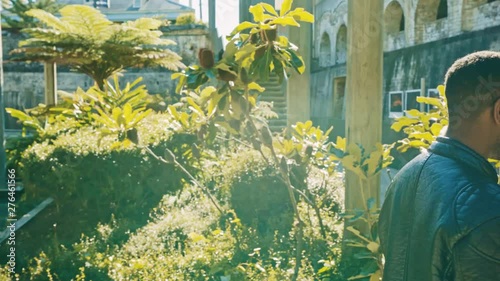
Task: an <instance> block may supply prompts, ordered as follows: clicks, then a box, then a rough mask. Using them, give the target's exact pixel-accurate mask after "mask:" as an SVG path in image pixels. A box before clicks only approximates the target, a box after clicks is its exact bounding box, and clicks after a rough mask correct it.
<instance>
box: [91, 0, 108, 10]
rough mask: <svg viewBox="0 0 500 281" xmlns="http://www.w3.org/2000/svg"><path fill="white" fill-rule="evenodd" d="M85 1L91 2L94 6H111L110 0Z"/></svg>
mask: <svg viewBox="0 0 500 281" xmlns="http://www.w3.org/2000/svg"><path fill="white" fill-rule="evenodd" d="M85 2H91V3H92V4H93V6H94V8H98V7H103V8H109V7H110V6H111V0H85Z"/></svg>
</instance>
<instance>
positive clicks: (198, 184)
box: [142, 146, 224, 214]
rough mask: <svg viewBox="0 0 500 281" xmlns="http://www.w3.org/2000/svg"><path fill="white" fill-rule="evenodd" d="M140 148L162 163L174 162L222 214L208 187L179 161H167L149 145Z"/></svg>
mask: <svg viewBox="0 0 500 281" xmlns="http://www.w3.org/2000/svg"><path fill="white" fill-rule="evenodd" d="M142 148H144V149H145V150H146V151H147V152H148V153H149V154H150V155H151V156H152V157H153V158H155V159H156V160H158V161H160V162H162V163H164V164H174V165H176V166H177V167H178V168H180V169H181V170H182V171H183V172H184V174H186V175H187V176H188V177H189V178H190V179H191V181H192V182H193V183H194V184H195V185H196V186H198V187H199V188H200V189H201V190H202V191H203V192H204V193H205V194H206V195H207V196H208V198H209V199H210V201H212V203H213V204H214V206H215V208H216V209H217V210H218V211H219V212H220V213H221V214H224V212H223V211H222V209H221V207H220V206H219V204H217V202H216V200H215V198H214V197H213V196H212V195H211V194H210V192H209V191H208V189H207V188H206V187H205V186H203V185H202V184H201V183H199V182H198V181H197V180H196V179H195V178H194V177H193V175H191V173H190V172H189V171H188V170H186V168H184V166H182V164H181V163H179V162H177V160H175V159H174V160H173V163H172V162H169V161H167V160H165V159H163V157H161V156H158V155H156V153H154V152H153V151H152V150H151V149H150V148H149V147H147V146H142Z"/></svg>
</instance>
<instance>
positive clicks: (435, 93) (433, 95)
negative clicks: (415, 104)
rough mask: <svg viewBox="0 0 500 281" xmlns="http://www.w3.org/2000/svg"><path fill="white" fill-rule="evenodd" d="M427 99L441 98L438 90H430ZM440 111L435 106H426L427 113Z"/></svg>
mask: <svg viewBox="0 0 500 281" xmlns="http://www.w3.org/2000/svg"><path fill="white" fill-rule="evenodd" d="M427 97H429V98H439V92H438V90H436V89H429V90H427ZM435 110H438V108H437V107H436V106H434V105H430V104H426V105H425V111H427V112H432V111H435Z"/></svg>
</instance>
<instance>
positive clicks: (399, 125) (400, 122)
mask: <svg viewBox="0 0 500 281" xmlns="http://www.w3.org/2000/svg"><path fill="white" fill-rule="evenodd" d="M419 122H420V121H419V120H418V119H415V118H408V117H401V118H398V119H397V120H396V122H394V124H392V126H391V129H392V130H394V131H396V132H399V131H401V129H403V128H404V127H408V126H410V125H413V124H417V123H419Z"/></svg>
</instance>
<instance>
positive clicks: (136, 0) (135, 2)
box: [132, 0, 142, 8]
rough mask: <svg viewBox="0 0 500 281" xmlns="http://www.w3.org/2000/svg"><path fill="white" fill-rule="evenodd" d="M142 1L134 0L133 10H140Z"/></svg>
mask: <svg viewBox="0 0 500 281" xmlns="http://www.w3.org/2000/svg"><path fill="white" fill-rule="evenodd" d="M141 2H142V0H134V4H133V5H132V7H133V8H140V7H141Z"/></svg>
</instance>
